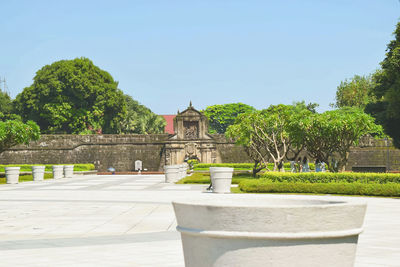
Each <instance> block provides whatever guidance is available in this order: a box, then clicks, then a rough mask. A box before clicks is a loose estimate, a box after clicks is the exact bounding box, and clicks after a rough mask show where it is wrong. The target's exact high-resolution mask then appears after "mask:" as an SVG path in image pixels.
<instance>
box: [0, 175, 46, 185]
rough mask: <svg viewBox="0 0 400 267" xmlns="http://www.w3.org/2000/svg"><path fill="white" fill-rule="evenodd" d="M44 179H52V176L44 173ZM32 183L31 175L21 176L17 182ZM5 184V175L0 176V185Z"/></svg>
mask: <svg viewBox="0 0 400 267" xmlns="http://www.w3.org/2000/svg"><path fill="white" fill-rule="evenodd" d="M43 178H44V179H52V178H53V174H51V173H45V174H44V177H43ZM31 181H33V176H32V174H23V175H21V174H20V175H19V178H18V182H20V183H23V182H31ZM6 182H7V180H6V177H5V175H0V184H5V183H6Z"/></svg>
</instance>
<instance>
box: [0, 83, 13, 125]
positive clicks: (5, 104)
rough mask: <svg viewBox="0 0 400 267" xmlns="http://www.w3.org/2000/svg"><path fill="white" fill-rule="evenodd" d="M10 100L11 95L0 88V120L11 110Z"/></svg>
mask: <svg viewBox="0 0 400 267" xmlns="http://www.w3.org/2000/svg"><path fill="white" fill-rule="evenodd" d="M12 108H13V106H12V101H11V97H10V96H9V95H8V94H7V93H5V92H3V91H1V90H0V120H3V119H4V118H6V117H7V116H8V115H10V114H11V112H12Z"/></svg>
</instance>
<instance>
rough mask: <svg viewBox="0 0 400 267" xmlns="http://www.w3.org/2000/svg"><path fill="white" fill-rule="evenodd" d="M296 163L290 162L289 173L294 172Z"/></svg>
mask: <svg viewBox="0 0 400 267" xmlns="http://www.w3.org/2000/svg"><path fill="white" fill-rule="evenodd" d="M296 169H297V168H296V162H295V161H294V160H291V161H290V171H291V172H296Z"/></svg>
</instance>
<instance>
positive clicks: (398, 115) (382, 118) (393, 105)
mask: <svg viewBox="0 0 400 267" xmlns="http://www.w3.org/2000/svg"><path fill="white" fill-rule="evenodd" d="M394 36H395V39H394V40H392V41H391V42H390V43H389V44H388V46H387V53H386V57H385V59H384V60H383V61H382V62H381V67H382V70H381V71H380V72H378V73H377V74H376V75H375V76H374V78H375V82H376V85H375V86H374V88H373V90H372V94H373V95H374V96H375V97H376V99H377V101H376V102H374V103H371V104H369V105H368V106H367V107H366V112H368V113H370V114H371V115H372V116H374V117H375V118H376V119H377V122H378V123H379V124H381V125H382V126H383V127H384V129H385V132H386V133H387V134H388V135H390V136H391V137H392V138H393V143H394V145H395V146H396V147H398V148H400V22H398V23H397V27H396V30H395V32H394Z"/></svg>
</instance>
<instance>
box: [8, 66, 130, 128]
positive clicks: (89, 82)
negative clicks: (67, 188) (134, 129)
mask: <svg viewBox="0 0 400 267" xmlns="http://www.w3.org/2000/svg"><path fill="white" fill-rule="evenodd" d="M33 80H34V81H33V84H32V85H31V86H29V87H27V88H25V89H24V90H23V92H22V93H20V94H19V95H18V96H17V97H16V99H15V109H16V111H17V113H18V114H19V115H21V117H22V118H23V120H33V121H35V122H37V123H38V124H39V126H40V127H41V129H42V130H43V132H46V133H73V134H78V133H84V134H85V133H94V132H97V133H101V132H103V133H119V132H121V129H120V126H121V121H122V120H123V119H124V116H125V114H126V102H125V98H124V95H123V93H122V91H121V90H120V89H118V88H117V86H118V82H116V81H114V79H113V78H112V76H111V75H110V74H109V73H108V72H106V71H104V70H101V69H100V68H99V67H97V66H95V65H94V64H93V62H92V61H90V60H89V59H87V58H76V59H73V60H60V61H57V62H54V63H52V64H51V65H46V66H44V67H43V68H41V69H40V70H39V71H38V72H37V73H36V76H35V77H34V79H33Z"/></svg>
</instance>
